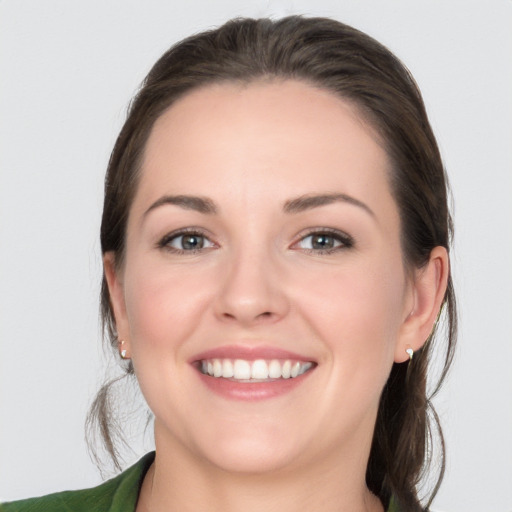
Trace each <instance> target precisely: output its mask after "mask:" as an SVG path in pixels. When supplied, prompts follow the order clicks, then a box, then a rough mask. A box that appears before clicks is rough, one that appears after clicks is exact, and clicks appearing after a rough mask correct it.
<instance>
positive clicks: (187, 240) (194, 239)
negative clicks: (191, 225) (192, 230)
mask: <svg viewBox="0 0 512 512" xmlns="http://www.w3.org/2000/svg"><path fill="white" fill-rule="evenodd" d="M181 243H182V245H183V249H201V247H203V239H202V237H199V236H197V235H184V236H183V239H182V242H181Z"/></svg>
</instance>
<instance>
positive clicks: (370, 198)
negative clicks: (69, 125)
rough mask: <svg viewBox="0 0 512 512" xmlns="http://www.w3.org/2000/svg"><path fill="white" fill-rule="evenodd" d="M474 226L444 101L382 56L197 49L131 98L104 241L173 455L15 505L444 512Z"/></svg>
mask: <svg viewBox="0 0 512 512" xmlns="http://www.w3.org/2000/svg"><path fill="white" fill-rule="evenodd" d="M450 233H451V221H450V216H449V212H448V208H447V200H446V179H445V175H444V170H443V166H442V163H441V160H440V156H439V151H438V149H437V145H436V142H435V139H434V136H433V134H432V132H431V129H430V126H429V123H428V120H427V117H426V114H425V110H424V107H423V103H422V100H421V96H420V93H419V91H418V90H417V88H416V86H415V84H414V81H413V79H412V78H411V77H410V75H409V74H408V72H407V71H406V69H405V68H404V67H403V66H402V65H401V64H400V63H399V62H398V60H397V59H396V58H395V57H394V56H393V55H392V54H391V53H390V52H389V51H388V50H387V49H385V48H384V47H382V46H381V45H380V44H379V43H377V42H376V41H374V40H373V39H371V38H369V37H368V36H366V35H364V34H362V33H360V32H358V31H356V30H354V29H352V28H350V27H348V26H345V25H342V24H340V23H337V22H335V21H332V20H328V19H305V18H300V17H290V18H285V19H283V20H280V21H276V22H273V21H270V20H248V19H246V20H233V21H231V22H228V23H227V24H226V25H224V26H222V27H220V28H219V29H217V30H214V31H210V32H206V33H203V34H199V35H197V36H193V37H191V38H189V39H186V40H184V41H183V42H181V43H179V44H178V45H176V46H175V47H173V48H171V50H169V51H168V52H167V53H166V54H164V56H163V57H162V58H161V59H160V60H159V61H158V62H157V63H156V64H155V66H154V67H153V69H152V70H151V71H150V73H149V75H148V77H147V78H146V80H145V82H144V84H143V87H142V89H141V90H140V92H139V94H138V95H137V97H136V98H135V100H134V102H133V104H132V106H131V109H130V113H129V115H128V119H127V121H126V123H125V125H124V127H123V129H122V131H121V133H120V135H119V138H118V140H117V142H116V145H115V148H114V151H113V153H112V156H111V160H110V163H109V168H108V172H107V177H106V186H105V203H104V212H103V220H102V228H101V242H102V251H103V255H104V281H103V289H102V312H103V319H104V322H105V326H106V329H107V332H108V336H109V339H110V342H111V344H112V345H113V346H114V347H115V348H116V349H117V350H118V351H119V355H120V357H121V359H123V360H124V361H125V362H124V365H125V369H126V372H127V373H128V374H132V373H134V374H135V376H136V378H137V381H138V383H139V385H140V387H141V390H142V393H143V395H144V397H145V399H146V401H147V403H148V405H149V407H150V409H151V411H152V413H153V415H154V424H155V425H154V429H155V445H156V452H155V454H149V455H148V456H146V457H145V458H143V459H142V460H141V461H140V462H139V463H138V464H137V465H135V466H134V467H132V468H130V469H129V470H127V471H126V472H125V473H123V474H121V475H120V476H119V477H117V478H116V479H113V480H111V481H109V482H107V483H105V484H103V485H102V486H100V487H98V488H95V489H93V490H86V491H75V492H69V493H60V494H57V495H51V496H48V497H45V498H38V499H35V500H27V501H24V502H15V503H11V504H5V505H4V507H5V510H7V511H11V510H137V512H142V511H150V512H157V511H160V510H180V511H184V510H242V509H243V510H249V511H250V510H261V509H265V510H277V509H279V510H294V511H297V510H298V511H300V510H319V511H338V510H347V511H348V510H350V511H372V512H376V511H384V510H389V511H406V512H410V511H415V510H422V506H421V504H420V501H419V498H418V496H417V491H416V485H417V483H418V482H419V480H420V476H421V474H422V471H423V470H424V468H425V465H426V463H427V462H428V458H429V455H430V450H429V441H430V430H429V426H428V414H427V412H428V411H427V410H428V407H429V400H428V397H427V396H426V377H427V369H428V363H429V359H430V355H431V353H432V351H433V348H434V331H435V326H436V321H437V319H438V316H439V312H440V310H441V308H442V307H443V306H445V310H446V316H447V326H448V328H447V334H448V336H447V337H448V340H447V348H446V352H445V353H446V360H445V371H446V369H447V368H448V366H449V363H450V360H451V356H452V352H453V346H454V339H455V302H454V296H453V288H452V283H451V278H450V275H449V258H448V248H449V241H450ZM107 404H108V386H107V387H106V388H104V389H103V390H102V391H101V392H100V394H99V395H98V398H97V400H96V402H95V404H94V407H93V414H95V415H96V416H97V419H98V421H99V424H100V425H101V427H102V431H103V433H104V438H105V442H106V446H107V448H108V449H109V451H110V453H111V454H112V456H113V457H114V458H115V454H116V449H115V445H114V444H113V437H112V435H111V433H110V432H109V428H108V427H109V417H110V412H109V410H108V407H107ZM434 418H435V416H434ZM427 501H428V500H427ZM427 506H428V503H427Z"/></svg>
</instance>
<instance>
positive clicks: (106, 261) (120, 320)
mask: <svg viewBox="0 0 512 512" xmlns="http://www.w3.org/2000/svg"><path fill="white" fill-rule="evenodd" d="M103 271H104V272H105V279H106V280H107V285H108V292H109V295H110V304H111V305H112V309H113V311H114V318H115V322H116V330H117V337H118V340H119V342H120V343H121V342H122V341H124V343H123V349H126V350H127V352H128V353H130V346H129V344H130V341H129V334H130V330H129V324H128V317H127V315H126V304H125V300H124V287H123V282H122V278H121V272H120V270H119V268H118V267H117V265H116V261H115V253H114V252H112V251H110V252H107V253H105V254H104V256H103Z"/></svg>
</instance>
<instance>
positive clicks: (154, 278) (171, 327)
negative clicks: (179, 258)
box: [125, 261, 210, 359]
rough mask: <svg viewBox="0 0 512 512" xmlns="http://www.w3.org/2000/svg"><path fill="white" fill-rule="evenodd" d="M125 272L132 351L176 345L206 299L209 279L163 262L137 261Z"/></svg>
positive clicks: (147, 351)
mask: <svg viewBox="0 0 512 512" xmlns="http://www.w3.org/2000/svg"><path fill="white" fill-rule="evenodd" d="M137 263H138V262H137V261H134V262H133V263H132V265H131V266H127V269H126V273H125V276H126V277H125V301H126V312H127V317H128V322H129V326H130V335H131V343H132V345H133V355H134V358H135V359H136V358H137V355H138V354H139V353H141V355H142V353H144V354H146V355H147V356H149V355H151V354H152V353H153V352H155V351H161V350H162V349H166V348H167V349H168V348H170V347H171V346H172V347H176V346H178V345H180V344H182V343H183V342H184V341H186V339H187V338H188V337H189V336H190V335H191V333H192V332H193V330H194V329H195V328H196V327H197V325H198V323H199V322H200V318H201V315H202V313H203V312H204V309H205V307H206V304H207V303H208V301H209V296H210V293H209V289H210V287H209V285H208V282H209V279H208V275H207V276H205V275H204V273H198V272H194V271H193V270H190V269H178V270H176V269H171V268H169V266H168V265H165V264H159V263H158V262H157V263H154V264H151V263H150V264H149V265H148V264H145V265H139V264H137Z"/></svg>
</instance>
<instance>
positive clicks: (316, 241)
mask: <svg viewBox="0 0 512 512" xmlns="http://www.w3.org/2000/svg"><path fill="white" fill-rule="evenodd" d="M333 245H334V240H333V238H332V236H328V235H316V236H314V237H313V249H330V248H332V247H333Z"/></svg>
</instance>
